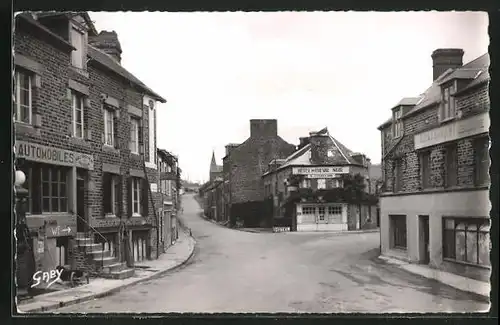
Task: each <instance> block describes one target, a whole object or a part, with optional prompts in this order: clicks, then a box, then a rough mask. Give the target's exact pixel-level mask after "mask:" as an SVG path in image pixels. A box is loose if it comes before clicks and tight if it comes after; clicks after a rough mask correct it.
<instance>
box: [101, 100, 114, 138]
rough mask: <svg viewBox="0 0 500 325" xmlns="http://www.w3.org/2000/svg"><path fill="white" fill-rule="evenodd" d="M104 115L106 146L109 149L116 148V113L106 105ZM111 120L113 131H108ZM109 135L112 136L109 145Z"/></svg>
mask: <svg viewBox="0 0 500 325" xmlns="http://www.w3.org/2000/svg"><path fill="white" fill-rule="evenodd" d="M103 114H104V144H105V145H107V146H109V147H114V146H115V125H114V124H115V111H114V110H113V109H111V108H109V107H107V106H106V105H103ZM109 119H111V124H110V125H111V131H110V130H108V128H109V127H110V126H109V125H108V124H109ZM108 135H111V141H110V143H108V140H109V139H108Z"/></svg>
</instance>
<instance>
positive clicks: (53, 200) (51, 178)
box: [32, 164, 68, 213]
mask: <svg viewBox="0 0 500 325" xmlns="http://www.w3.org/2000/svg"><path fill="white" fill-rule="evenodd" d="M37 172H39V175H40V178H39V179H37V178H38V177H35V175H36V174H38V173H37ZM32 173H33V175H32V181H33V187H34V188H33V192H34V193H33V199H32V205H33V213H36V212H37V211H35V210H37V208H38V207H37V205H36V204H35V202H36V200H37V199H38V197H36V196H38V195H40V198H41V212H42V213H54V212H68V186H67V183H68V179H67V178H68V169H67V168H62V167H58V166H51V165H46V164H40V165H39V166H37V167H34V168H33V170H32ZM37 176H38V175H37ZM39 180H40V183H38V181H39ZM37 183H38V184H40V185H41V189H40V191H37V189H35V187H36V186H37Z"/></svg>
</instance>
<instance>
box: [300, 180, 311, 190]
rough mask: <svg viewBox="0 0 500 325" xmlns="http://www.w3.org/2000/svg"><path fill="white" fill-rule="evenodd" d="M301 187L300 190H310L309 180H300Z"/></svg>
mask: <svg viewBox="0 0 500 325" xmlns="http://www.w3.org/2000/svg"><path fill="white" fill-rule="evenodd" d="M301 187H302V188H311V180H310V179H304V180H302V183H301Z"/></svg>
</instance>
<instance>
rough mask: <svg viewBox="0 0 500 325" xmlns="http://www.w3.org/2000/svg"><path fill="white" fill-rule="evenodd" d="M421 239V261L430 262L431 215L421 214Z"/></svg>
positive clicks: (423, 262)
mask: <svg viewBox="0 0 500 325" xmlns="http://www.w3.org/2000/svg"><path fill="white" fill-rule="evenodd" d="M418 218H419V230H420V231H419V239H420V245H419V246H420V247H419V250H420V263H422V264H429V262H430V247H429V216H419V217H418Z"/></svg>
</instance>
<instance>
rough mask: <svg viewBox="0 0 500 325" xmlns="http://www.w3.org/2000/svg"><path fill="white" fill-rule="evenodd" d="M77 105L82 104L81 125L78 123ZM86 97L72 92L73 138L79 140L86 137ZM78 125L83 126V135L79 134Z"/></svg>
mask: <svg viewBox="0 0 500 325" xmlns="http://www.w3.org/2000/svg"><path fill="white" fill-rule="evenodd" d="M76 103H80V111H81V115H80V117H81V120H80V121H79V123H78V122H77V116H76V115H77V114H76V113H77V111H78V107H77V106H76ZM84 106H85V105H84V95H83V94H80V93H79V92H77V91H74V90H72V91H71V109H72V113H73V122H72V123H73V137H75V138H78V139H83V138H84V137H85V118H84V115H85V107H84ZM77 125H81V135H78V134H77Z"/></svg>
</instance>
